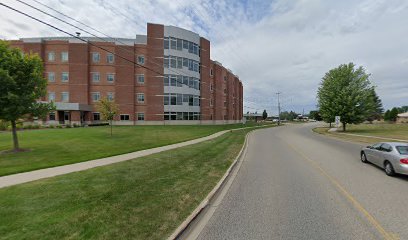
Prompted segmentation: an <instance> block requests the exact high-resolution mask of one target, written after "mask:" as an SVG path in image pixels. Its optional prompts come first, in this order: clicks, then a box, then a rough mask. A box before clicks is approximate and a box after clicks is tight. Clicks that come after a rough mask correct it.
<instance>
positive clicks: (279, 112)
mask: <svg viewBox="0 0 408 240" xmlns="http://www.w3.org/2000/svg"><path fill="white" fill-rule="evenodd" d="M280 94H281V92H277V93H276V95H278V125H280V122H281V119H280V114H281V107H280V100H279V95H280Z"/></svg>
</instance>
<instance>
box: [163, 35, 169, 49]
mask: <svg viewBox="0 0 408 240" xmlns="http://www.w3.org/2000/svg"><path fill="white" fill-rule="evenodd" d="M163 44H164V49H169V38H168V37H165V38H164V41H163Z"/></svg>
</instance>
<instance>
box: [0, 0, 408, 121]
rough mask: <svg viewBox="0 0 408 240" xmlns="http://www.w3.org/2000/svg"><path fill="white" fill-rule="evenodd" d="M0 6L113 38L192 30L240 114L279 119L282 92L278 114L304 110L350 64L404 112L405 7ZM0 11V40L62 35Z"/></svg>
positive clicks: (179, 2)
mask: <svg viewBox="0 0 408 240" xmlns="http://www.w3.org/2000/svg"><path fill="white" fill-rule="evenodd" d="M36 1H37V2H36ZM0 2H2V3H4V4H7V5H9V6H11V7H14V8H16V9H19V10H21V11H24V12H26V13H28V14H30V15H32V16H35V17H38V18H39V19H41V20H43V21H46V22H48V23H51V24H53V25H55V26H58V27H60V28H62V29H64V30H67V31H68V32H71V33H75V32H77V31H78V29H75V28H73V27H70V26H67V25H65V24H64V23H62V22H59V21H58V20H56V19H52V18H51V17H48V16H45V15H44V14H42V13H40V12H38V11H36V10H34V9H31V8H29V7H27V6H25V5H24V4H22V3H21V2H26V3H28V4H30V5H33V6H35V7H38V8H40V9H42V10H44V11H47V12H50V13H52V14H55V15H57V14H56V13H55V12H51V10H50V9H47V8H45V7H44V6H42V5H40V4H38V2H40V3H43V4H45V5H47V6H49V7H52V8H55V9H57V10H58V11H61V12H64V13H65V14H67V15H69V16H71V17H72V18H75V19H77V20H78V21H80V22H83V23H86V24H87V25H89V26H92V27H93V28H95V29H97V30H98V31H100V32H103V33H106V34H107V35H109V36H114V37H124V38H135V35H136V34H146V24H147V23H148V22H152V23H160V24H164V25H173V26H177V27H181V28H185V29H188V30H191V31H194V32H197V33H199V34H200V35H201V36H202V37H205V38H207V39H209V40H210V41H211V58H212V59H213V60H217V61H219V62H221V63H222V64H223V65H224V66H225V67H227V68H229V69H231V70H232V72H234V74H236V75H238V76H239V77H240V79H241V80H242V82H243V84H244V112H247V111H251V112H254V111H258V112H260V111H262V110H263V109H266V110H267V111H268V113H271V114H276V113H277V105H278V104H277V94H276V93H277V92H281V94H280V95H279V96H280V100H281V104H282V109H283V110H284V111H285V110H287V111H291V110H293V111H296V112H298V113H302V112H303V111H304V112H305V113H308V112H309V111H310V110H313V109H316V102H317V100H316V92H317V89H318V87H319V84H320V82H321V79H322V77H323V76H324V74H325V73H326V72H328V71H329V70H330V69H332V68H335V67H337V66H339V65H340V64H345V63H349V62H353V63H355V64H356V65H357V66H363V67H364V68H365V69H366V72H367V73H369V74H371V76H370V81H371V83H372V85H374V86H376V91H377V94H378V95H379V96H380V98H381V99H382V102H383V105H384V108H385V109H388V108H391V107H394V106H402V105H408V27H407V26H408V1H407V0H359V1H355V0H342V1H338V0H273V1H262V0H238V1H234V0H216V1H207V0H171V1H168V0H137V1H134V0H117V1H109V0H87V1H83V0H82V1H81V0H21V2H19V1H15V0H0ZM0 13H1V14H0V38H1V39H18V38H23V37H44V36H63V34H62V33H61V32H58V31H56V30H54V29H52V28H50V27H47V26H44V25H41V24H40V23H38V22H35V21H34V20H30V19H29V18H27V17H25V16H22V15H19V14H17V13H14V12H12V11H11V10H9V9H6V8H4V7H3V6H0ZM59 17H61V18H63V19H66V18H64V17H63V16H59ZM66 20H69V19H66ZM96 34H97V35H99V36H102V35H101V34H99V33H96ZM82 36H85V35H82Z"/></svg>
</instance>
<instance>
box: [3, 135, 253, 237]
mask: <svg viewBox="0 0 408 240" xmlns="http://www.w3.org/2000/svg"><path fill="white" fill-rule="evenodd" d="M248 131H250V130H240V131H234V132H229V133H226V134H225V135H223V136H221V137H218V138H216V139H214V140H210V141H206V142H203V143H199V144H195V145H191V146H187V147H183V148H179V149H176V150H170V151H166V152H162V153H157V154H154V155H151V156H147V157H143V158H139V159H135V160H130V161H127V162H122V163H117V164H113V165H110V166H104V167H99V168H94V169H91V170H86V171H83V172H78V173H71V174H67V175H63V176H58V177H53V178H50V179H45V180H39V181H35V182H32V183H26V184H21V185H17V186H12V187H7V188H3V189H0V216H1V218H0V238H2V239H90V238H91V239H165V238H166V237H168V236H169V235H170V234H171V233H172V232H173V231H174V230H175V229H176V227H177V226H178V225H179V224H180V223H181V222H182V221H184V219H185V218H186V217H187V216H188V215H189V214H190V213H191V212H192V210H193V209H194V208H195V207H196V206H198V204H199V203H200V202H201V201H202V200H203V199H204V197H205V196H206V195H207V194H208V193H209V192H210V191H211V189H212V188H213V187H214V186H215V184H216V183H217V182H218V181H219V179H221V177H222V176H223V174H224V173H225V171H226V170H227V169H228V167H229V166H230V164H231V163H232V161H233V160H234V159H235V157H236V156H237V154H238V152H239V151H240V149H241V147H242V144H243V142H244V138H245V135H246V133H247V132H248Z"/></svg>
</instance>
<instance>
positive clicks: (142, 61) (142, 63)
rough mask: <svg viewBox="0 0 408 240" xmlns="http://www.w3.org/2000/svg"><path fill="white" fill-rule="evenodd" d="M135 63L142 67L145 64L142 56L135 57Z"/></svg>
mask: <svg viewBox="0 0 408 240" xmlns="http://www.w3.org/2000/svg"><path fill="white" fill-rule="evenodd" d="M137 63H138V64H141V65H144V64H145V57H144V56H143V55H139V56H137Z"/></svg>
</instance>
